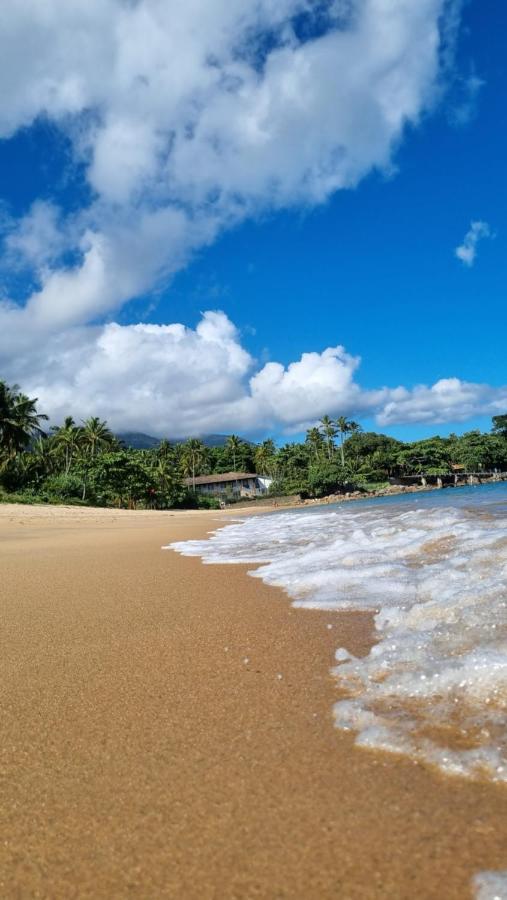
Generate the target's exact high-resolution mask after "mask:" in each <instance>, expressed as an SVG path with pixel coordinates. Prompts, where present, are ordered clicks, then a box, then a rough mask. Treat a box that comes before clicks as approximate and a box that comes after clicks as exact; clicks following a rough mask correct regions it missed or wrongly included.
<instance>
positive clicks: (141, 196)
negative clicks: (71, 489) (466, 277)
mask: <svg viewBox="0 0 507 900" xmlns="http://www.w3.org/2000/svg"><path fill="white" fill-rule="evenodd" d="M317 6H318V8H319V12H320V14H321V16H322V15H323V14H324V13H323V10H324V7H325V4H314V3H313V2H312V0H235V2H230V0H187V2H185V3H184V4H181V3H179V2H177V0H73V2H72V3H69V2H68V0H18V2H16V3H14V4H9V5H8V9H6V10H4V11H3V14H2V15H3V18H2V30H1V34H0V80H1V83H2V87H3V92H2V104H1V107H0V138H2V139H9V138H10V137H11V136H12V135H14V134H15V133H16V132H17V131H18V130H19V129H20V128H24V127H28V126H30V125H31V124H32V123H33V122H34V121H35V120H36V119H37V118H39V117H43V118H47V119H49V120H50V121H51V122H52V123H54V124H56V126H57V127H58V128H60V129H62V130H63V131H64V132H65V133H66V134H67V135H68V136H69V138H70V140H71V146H72V154H73V158H72V162H73V163H75V164H77V163H79V164H81V165H83V166H84V171H85V175H86V179H87V182H88V186H89V188H90V194H91V196H92V200H91V201H90V204H89V205H88V206H86V207H83V208H81V209H78V210H77V211H73V212H72V214H68V213H66V212H65V210H59V209H57V208H56V207H55V206H54V205H52V204H51V203H50V202H48V200H47V199H45V200H41V199H39V200H37V201H36V202H35V203H34V204H33V206H32V208H31V209H30V211H29V212H28V214H27V215H26V216H25V218H24V219H22V220H21V221H19V222H16V223H11V224H10V226H9V227H10V231H9V233H8V234H7V236H6V237H5V238H4V265H5V264H7V265H8V266H9V267H11V268H14V269H16V267H24V268H26V267H28V268H29V270H30V273H29V274H30V277H31V278H32V279H33V280H35V282H36V284H37V287H36V289H35V290H34V291H33V293H32V295H31V296H30V297H29V298H28V300H27V301H26V303H25V305H24V306H23V307H22V308H21V306H19V305H18V304H17V303H16V298H12V299H11V300H9V301H3V302H0V366H1V369H0V370H1V372H2V376H3V377H6V378H8V379H10V380H16V381H19V382H20V383H21V384H22V385H23V387H24V389H26V390H27V391H28V392H29V393H31V394H34V395H38V396H39V397H40V399H41V404H42V405H43V406H44V407H45V408H46V410H47V411H48V412H50V413H51V415H52V416H53V417H54V418H55V419H57V418H59V417H60V418H61V417H62V416H63V415H65V414H67V413H68V412H73V413H75V414H76V415H77V416H82V417H84V416H86V415H89V414H97V415H101V416H103V417H105V418H108V419H109V420H110V421H111V424H112V425H113V426H114V427H115V428H117V429H119V428H140V429H144V430H149V431H154V432H155V433H158V434H163V433H170V434H175V433H178V432H179V433H180V434H181V433H185V434H189V433H198V432H202V431H206V430H217V429H222V430H229V429H234V430H239V429H241V430H243V431H244V432H247V431H256V430H262V429H264V428H266V429H269V428H272V429H285V430H287V431H290V430H297V429H299V428H301V427H304V426H305V425H306V424H309V423H310V422H313V421H315V419H316V418H318V417H319V416H321V415H323V414H324V413H329V414H331V415H338V414H341V413H346V414H347V413H348V414H351V415H353V414H355V415H358V416H360V415H364V416H366V415H377V417H378V421H379V422H380V423H386V424H389V423H394V422H400V421H435V422H437V421H443V419H442V418H441V417H442V416H444V417H450V418H452V419H453V420H456V419H461V418H463V419H465V418H466V417H468V416H470V415H473V414H475V413H476V412H485V411H490V410H491V409H493V408H494V409H495V411H496V406H495V404H496V403H501V404H504V403H505V392H503V393H502V391H501V390H500V389H493V388H488V387H486V386H480V385H466V384H464V383H462V382H460V381H457V380H454V379H449V380H448V381H444V382H438V383H437V384H436V385H434V386H433V387H417V388H415V389H414V390H412V391H410V390H407V389H406V388H403V387H402V388H396V389H389V388H380V389H379V390H377V391H365V390H363V389H362V388H361V386H360V385H359V384H358V382H357V380H356V377H357V371H358V366H359V359H358V358H357V357H352V356H350V355H349V354H347V353H346V351H345V350H344V349H343V348H342V347H340V346H337V347H330V348H328V349H326V350H324V351H323V352H321V353H316V352H306V353H303V355H302V356H301V358H300V359H298V360H295V361H293V362H291V363H290V364H289V365H288V366H286V367H284V366H282V365H281V364H279V363H277V362H270V363H267V364H266V365H264V366H259V365H258V364H256V363H255V361H254V360H252V359H251V357H250V355H249V354H248V352H247V351H246V349H245V348H244V347H243V346H242V344H241V341H240V337H239V335H238V333H237V331H236V329H235V328H234V326H233V325H232V323H231V322H230V321H229V320H228V319H227V317H226V316H225V315H224V314H222V313H219V314H216V313H206V314H205V315H204V317H203V320H202V321H201V322H200V323H199V325H198V326H197V328H196V329H195V330H193V329H188V328H184V327H183V326H182V325H179V324H172V325H166V326H155V325H144V324H139V325H130V326H121V325H119V324H115V323H110V324H106V325H103V324H99V325H97V324H90V323H96V322H101V321H103V320H104V318H106V317H107V316H109V315H111V314H112V313H114V312H115V311H117V310H118V309H119V308H120V307H121V305H122V304H123V303H125V302H126V301H128V300H129V299H131V298H133V297H136V296H140V295H143V294H146V293H148V292H149V291H150V290H152V289H154V288H157V287H158V286H159V285H160V284H165V283H167V282H168V280H169V279H170V278H171V276H172V275H173V274H174V273H175V272H176V271H178V270H179V269H181V268H182V267H183V266H185V265H186V264H187V262H188V260H189V258H190V257H191V255H192V253H193V252H194V251H195V250H197V249H199V248H200V247H203V246H205V245H206V244H209V243H211V242H212V241H213V240H215V238H216V237H217V235H219V234H220V232H221V231H223V230H224V229H226V228H229V227H231V226H233V225H234V224H236V223H238V222H240V221H241V220H243V219H244V218H245V217H248V216H250V215H255V214H257V213H259V212H262V211H270V210H276V209H280V208H283V207H291V206H294V205H314V204H318V203H321V202H324V201H325V200H326V199H327V198H328V197H329V196H330V195H331V194H332V193H333V192H335V191H337V190H340V189H350V188H353V187H355V186H356V185H357V184H358V183H359V182H360V181H361V180H362V179H363V178H364V177H365V176H366V175H368V174H369V173H370V172H372V171H374V170H384V171H389V170H390V169H391V168H392V165H393V157H394V154H395V151H396V148H397V146H398V144H399V142H400V141H401V140H402V138H403V134H404V130H405V128H406V127H407V126H409V125H410V126H414V125H417V124H418V123H419V121H420V120H421V117H422V116H424V115H425V114H426V113H427V112H428V111H429V110H431V109H432V107H433V106H434V105H435V103H436V102H437V101H438V100H439V98H440V97H441V94H442V88H443V82H444V81H445V75H446V71H447V69H448V67H449V65H450V64H451V63H452V52H450V50H452V42H453V40H454V39H455V35H456V29H457V24H458V21H459V11H460V7H461V2H460V0H417V3H416V2H414V0H335V2H333V3H330V4H329V6H328V11H327V17H328V18H327V21H326V22H325V23H324V27H319V29H318V30H317V31H316V32H315V36H314V37H311V38H305V39H303V38H301V37H298V34H297V27H296V24H295V16H297V15H299V16H306V17H307V19H310V20H311V18H312V15H314V13H315V9H316V7H317ZM320 26H322V18H321V20H320ZM307 33H308V34H311V28H310V29H308V31H307ZM2 220H3V221H2V228H3V230H4V231H5V226H6V223H7V224H8V217H7V216H5V215H3V214H2ZM477 228H478V229H479V231H478V232H477ZM484 228H487V226H486V225H485V223H480V222H476V223H473V224H472V231H473V229H475V231H473V234H472V238H470V239H469V242H468V243H467V241H466V240H465V243H464V245H463V247H462V248H458V250H459V251H460V252H459V253H458V251H457V253H458V255H459V257H460V258H461V259H463V261H464V262H465V263H467V264H471V263H472V262H473V258H474V255H475V245H476V243H477V240H478V239H479V238H480V237H484V236H486V235H485V232H484ZM470 240H471V241H472V243H471V244H470ZM69 259H72V260H73V262H72V263H70V262H69ZM446 386H447V387H446Z"/></svg>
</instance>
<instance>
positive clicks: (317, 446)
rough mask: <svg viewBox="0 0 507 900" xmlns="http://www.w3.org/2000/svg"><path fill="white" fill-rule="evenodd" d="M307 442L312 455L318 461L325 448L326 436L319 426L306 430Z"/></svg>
mask: <svg viewBox="0 0 507 900" xmlns="http://www.w3.org/2000/svg"><path fill="white" fill-rule="evenodd" d="M305 444H306V445H307V446H308V449H309V450H310V456H313V457H314V459H315V460H316V461H317V460H319V459H320V457H321V455H322V452H323V450H324V438H323V437H322V434H321V433H320V431H319V429H318V428H309V429H308V431H307V432H306V438H305Z"/></svg>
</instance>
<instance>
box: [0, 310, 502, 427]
mask: <svg viewBox="0 0 507 900" xmlns="http://www.w3.org/2000/svg"><path fill="white" fill-rule="evenodd" d="M0 325H1V326H3V327H2V328H1V329H0V331H1V333H2V335H3V356H4V368H3V375H4V377H6V378H8V379H12V380H14V379H16V380H18V381H19V382H20V383H21V385H22V387H23V389H24V390H26V391H27V392H28V393H29V394H30V395H32V396H37V397H39V401H40V402H39V405H40V408H41V409H42V410H44V411H46V412H48V413H49V414H50V415H51V417H52V419H53V421H61V420H62V419H63V418H64V416H66V415H68V414H71V413H72V414H73V415H75V416H76V417H77V418H85V417H87V416H90V415H99V416H101V417H103V418H106V419H107V420H108V421H109V422H110V424H111V425H112V427H113V428H115V429H116V430H130V429H134V430H141V431H147V432H148V433H152V434H157V435H168V436H172V437H178V436H184V435H189V434H200V433H203V432H210V431H226V432H227V431H235V432H237V431H239V432H240V433H243V434H248V433H260V432H263V431H274V432H280V431H282V432H285V433H291V432H297V431H300V430H304V429H305V428H307V427H309V426H310V425H311V424H313V423H314V422H315V421H316V420H318V419H319V418H320V417H321V416H322V415H324V414H325V413H327V414H329V415H331V416H338V415H350V416H353V417H357V418H362V417H366V416H368V417H370V416H375V417H376V419H377V422H378V423H379V425H381V426H386V425H387V426H388V425H392V424H395V423H415V422H423V423H435V424H436V423H439V422H445V421H453V422H457V421H465V420H466V419H468V418H470V417H472V416H474V415H479V414H486V413H489V414H495V413H497V412H502V411H504V410H505V408H507V387H505V388H493V387H490V386H488V385H480V384H469V383H466V382H463V381H460V380H459V379H457V378H449V379H444V380H441V381H438V382H437V383H436V384H435V385H433V386H432V387H427V386H418V387H416V388H414V389H413V390H408V389H406V388H404V387H397V388H386V387H382V388H380V389H378V390H374V391H372V390H365V389H363V388H362V387H361V385H360V383H359V382H358V381H357V372H358V369H359V365H360V359H359V357H354V356H351V355H349V354H348V353H347V352H346V351H345V350H344V348H343V347H341V346H336V347H328V348H327V349H325V350H324V351H323V352H321V353H317V352H305V353H303V354H302V356H301V357H300V359H298V360H295V361H294V362H291V363H290V364H289V365H287V366H283V365H281V364H280V363H278V362H268V363H266V364H265V365H259V363H257V362H256V360H254V359H253V358H252V357H251V355H250V354H249V353H248V351H247V350H246V348H245V347H244V346H243V345H242V342H241V339H240V335H239V333H238V331H237V329H236V328H235V326H234V325H233V323H232V322H231V321H230V320H229V319H228V318H227V316H226V315H225V314H224V313H222V312H206V313H204V314H203V317H202V319H201V321H200V322H199V323H198V325H197V327H196V328H195V329H191V328H185V327H184V326H183V325H181V324H171V325H149V324H138V325H127V326H122V325H119V324H116V323H111V324H107V325H103V326H96V327H92V326H78V327H71V328H66V329H62V330H60V331H58V332H53V333H51V332H46V335H45V337H44V339H43V340H41V335H40V329H38V328H36V327H35V326H33V325H31V324H30V320H29V319H26V318H24V314H23V311H20V310H16V309H14V310H11V311H10V312H9V313H4V315H3V316H2V317H0Z"/></svg>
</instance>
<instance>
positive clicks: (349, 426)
mask: <svg viewBox="0 0 507 900" xmlns="http://www.w3.org/2000/svg"><path fill="white" fill-rule="evenodd" d="M336 424H337V426H338V431H339V433H340V454H341V458H342V466H344V465H345V452H344V449H343V437H344V435H345V434H352V433H355V432H358V431H361V426H360V425H358V423H357V422H353V421H352V419H347V417H346V416H340V417H339V419H337V420H336Z"/></svg>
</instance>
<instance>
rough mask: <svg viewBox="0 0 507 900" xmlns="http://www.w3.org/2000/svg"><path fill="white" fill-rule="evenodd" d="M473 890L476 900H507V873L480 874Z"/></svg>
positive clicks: (476, 878) (475, 880)
mask: <svg viewBox="0 0 507 900" xmlns="http://www.w3.org/2000/svg"><path fill="white" fill-rule="evenodd" d="M474 888H475V896H476V898H477V900H507V872H480V873H479V875H476V876H475V878H474Z"/></svg>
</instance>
